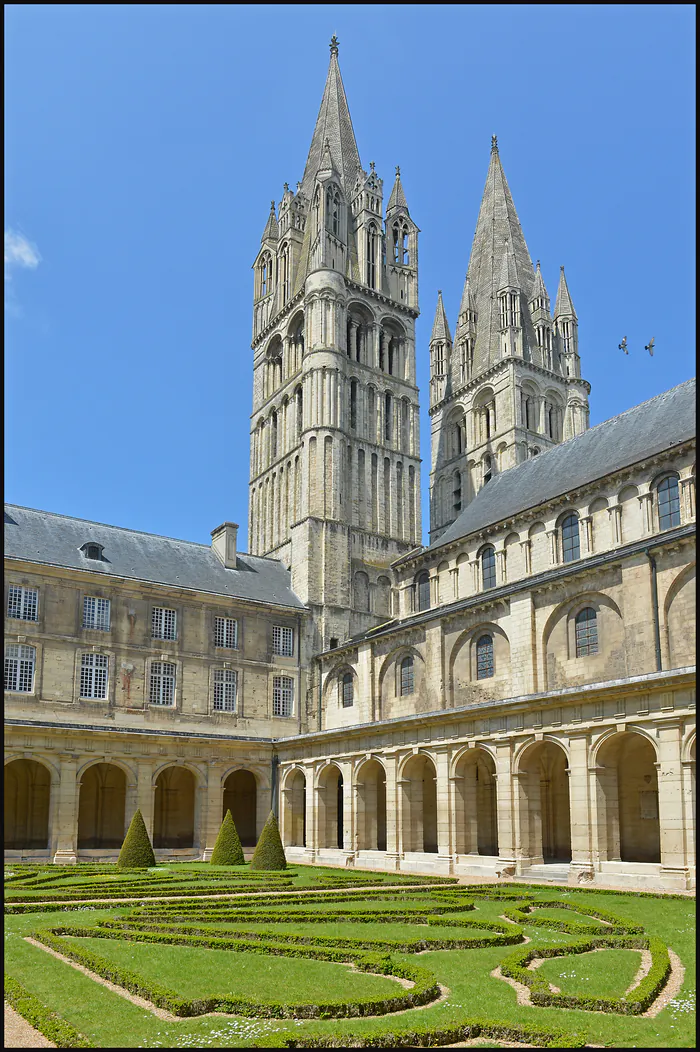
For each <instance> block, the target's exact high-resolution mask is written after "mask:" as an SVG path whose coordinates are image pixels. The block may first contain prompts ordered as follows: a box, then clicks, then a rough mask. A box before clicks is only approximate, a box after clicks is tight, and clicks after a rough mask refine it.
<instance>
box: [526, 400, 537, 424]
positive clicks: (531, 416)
mask: <svg viewBox="0 0 700 1052" xmlns="http://www.w3.org/2000/svg"><path fill="white" fill-rule="evenodd" d="M525 427H526V428H527V429H528V431H536V430H537V429H536V427H535V400H534V398H532V397H530V395H528V396H527V398H526V399H525Z"/></svg>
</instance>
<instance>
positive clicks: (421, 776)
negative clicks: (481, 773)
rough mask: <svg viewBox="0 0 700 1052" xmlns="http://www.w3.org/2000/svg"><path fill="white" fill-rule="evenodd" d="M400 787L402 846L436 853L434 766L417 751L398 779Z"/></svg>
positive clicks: (435, 783) (435, 786) (411, 849)
mask: <svg viewBox="0 0 700 1052" xmlns="http://www.w3.org/2000/svg"><path fill="white" fill-rule="evenodd" d="M400 785H401V788H402V790H403V849H404V851H424V852H432V853H436V852H437V849H438V838H437V776H436V772H435V765H434V764H433V762H432V760H431V759H430V758H429V757H428V756H425V755H423V754H422V753H419V754H418V755H417V756H413V757H411V759H410V760H409V761H408V762H407V763H406V766H405V767H404V773H403V778H402V779H401V782H400Z"/></svg>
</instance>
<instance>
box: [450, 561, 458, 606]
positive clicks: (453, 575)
mask: <svg viewBox="0 0 700 1052" xmlns="http://www.w3.org/2000/svg"><path fill="white" fill-rule="evenodd" d="M450 577H451V578H452V598H453V599H459V567H458V566H452V567H450Z"/></svg>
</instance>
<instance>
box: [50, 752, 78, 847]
mask: <svg viewBox="0 0 700 1052" xmlns="http://www.w3.org/2000/svg"><path fill="white" fill-rule="evenodd" d="M60 761H61V766H60V782H59V785H58V808H57V811H56V823H55V829H54V831H53V833H54V837H55V840H54V856H53V860H54V862H56V863H58V864H60V865H65V864H66V863H76V862H77V861H78V804H79V799H80V797H79V793H80V785H79V783H78V778H77V770H78V762H77V760H76V759H75V758H74V757H73V756H70V755H63V756H61V757H60Z"/></svg>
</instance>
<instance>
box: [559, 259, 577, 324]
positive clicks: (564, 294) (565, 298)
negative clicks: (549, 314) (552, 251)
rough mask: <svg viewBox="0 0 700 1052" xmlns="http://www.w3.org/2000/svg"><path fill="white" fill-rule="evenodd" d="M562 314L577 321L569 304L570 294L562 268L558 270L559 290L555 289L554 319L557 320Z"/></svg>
mask: <svg viewBox="0 0 700 1052" xmlns="http://www.w3.org/2000/svg"><path fill="white" fill-rule="evenodd" d="M562 314H570V315H571V316H572V317H573V318H576V320H577V321H578V318H577V317H576V311H575V310H574V305H573V303H572V302H571V294H570V293H569V286H568V285H567V283H566V274H565V273H564V268H563V267H561V268H560V273H559V288H558V289H557V301H556V303H555V305H554V317H555V318H558V317H559V316H560V315H562Z"/></svg>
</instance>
